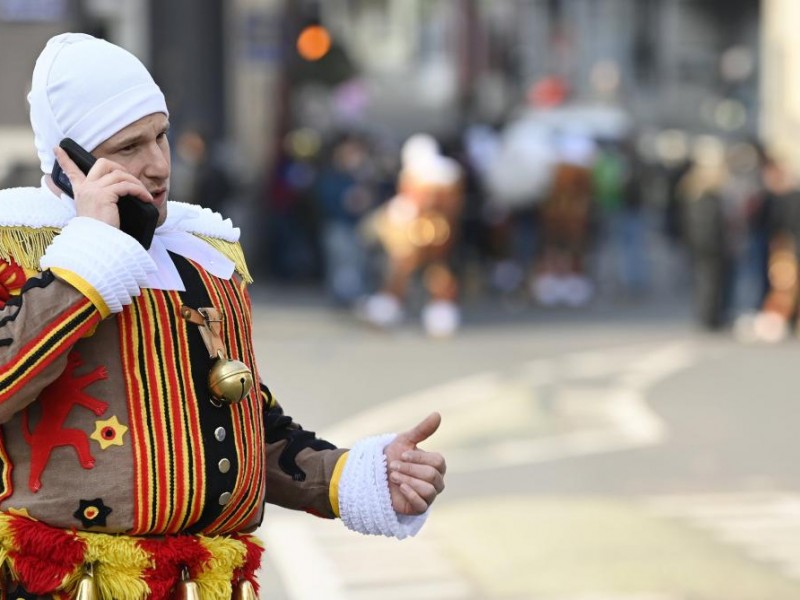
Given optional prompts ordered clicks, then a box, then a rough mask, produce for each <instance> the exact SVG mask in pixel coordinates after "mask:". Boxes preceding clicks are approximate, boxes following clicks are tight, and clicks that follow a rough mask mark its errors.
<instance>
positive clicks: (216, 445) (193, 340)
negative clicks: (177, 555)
mask: <svg viewBox="0 0 800 600" xmlns="http://www.w3.org/2000/svg"><path fill="white" fill-rule="evenodd" d="M170 256H171V257H172V260H173V262H174V263H175V266H176V267H177V269H178V273H179V274H180V276H181V279H182V280H183V284H184V286H186V291H185V292H180V293H179V296H180V299H181V302H182V303H183V304H185V305H186V306H190V307H192V308H202V307H210V306H212V305H213V304H212V302H211V298H210V296H209V291H208V290H207V289H206V286H205V283H204V282H203V279H202V278H201V276H200V274H199V273H198V272H197V269H196V268H195V267H194V266H193V265H192V264H191V263H190V262H189V261H187V260H186V259H185V258H183V257H181V256H178V255H177V254H170ZM217 308H219V307H217ZM186 326H187V327H188V331H187V337H188V340H189V362H190V364H191V367H192V369H191V376H192V381H193V383H194V389H195V390H196V392H197V396H198V397H197V402H198V415H199V419H200V432H201V437H202V448H195V451H196V452H200V451H202V452H203V454H204V458H205V464H206V473H205V475H206V487H205V489H204V490H198V493H202V494H203V509H202V513H201V515H200V518H199V519H198V520H197V522H195V523H189V526H188V528H187V530H188V531H189V532H190V533H200V532H202V531H203V530H204V529H205V528H206V527H208V526H209V525H210V524H211V523H213V522H214V521H215V520H216V519H218V518H219V516H220V515H221V514H222V511H223V509H224V507H223V506H220V504H219V496H220V494H222V493H223V492H232V491H233V486H234V484H235V482H236V475H237V474H238V472H239V462H238V458H237V455H236V443H235V441H234V435H233V417H232V411H231V409H230V408H229V407H226V406H222V407H216V406H214V405H213V404H212V403H211V396H210V394H209V392H208V373H209V371H210V369H211V366H212V363H213V361H212V359H211V358H210V357H209V355H208V350H207V349H206V346H205V343H203V339H202V337H201V336H200V329H199V328H198V327H197V326H196V325H192V324H188V325H186ZM217 427H222V428H224V429H225V431H226V432H227V436H226V438H225V441H223V442H218V441H217V440H216V438H215V437H214V431H215V430H216V429H217ZM223 458H227V459H228V460H229V461H230V462H231V468H230V471H228V472H227V473H224V474H223V473H220V472H219V468H218V463H219V461H220V460H221V459H223Z"/></svg>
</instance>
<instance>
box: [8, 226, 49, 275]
mask: <svg viewBox="0 0 800 600" xmlns="http://www.w3.org/2000/svg"><path fill="white" fill-rule="evenodd" d="M60 231H61V230H60V229H58V228H57V227H0V258H2V259H3V260H5V261H6V262H11V260H12V259H13V260H15V261H16V262H17V264H19V265H20V266H21V267H23V268H24V269H30V270H32V271H37V272H38V271H39V270H40V267H39V260H40V259H41V258H42V256H44V252H45V250H46V249H47V247H48V246H49V245H50V244H51V243H52V242H53V238H55V237H56V235H58V233H59V232H60Z"/></svg>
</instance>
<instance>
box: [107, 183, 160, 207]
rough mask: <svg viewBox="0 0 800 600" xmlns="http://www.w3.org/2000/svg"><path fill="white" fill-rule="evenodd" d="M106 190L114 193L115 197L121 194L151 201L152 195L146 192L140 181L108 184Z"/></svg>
mask: <svg viewBox="0 0 800 600" xmlns="http://www.w3.org/2000/svg"><path fill="white" fill-rule="evenodd" d="M108 190H109V191H111V192H112V193H113V194H114V195H116V196H117V198H122V197H123V196H136V197H137V198H139V199H140V200H143V201H145V202H152V201H153V197H152V196H151V195H150V192H148V191H147V190H146V189H145V188H144V187H143V186H142V184H141V183H131V182H130V181H121V182H119V183H115V184H113V185H109V186H108Z"/></svg>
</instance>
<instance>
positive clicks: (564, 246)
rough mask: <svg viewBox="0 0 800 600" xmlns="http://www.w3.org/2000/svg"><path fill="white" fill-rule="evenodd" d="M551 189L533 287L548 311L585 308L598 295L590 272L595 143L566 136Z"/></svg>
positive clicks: (573, 135)
mask: <svg viewBox="0 0 800 600" xmlns="http://www.w3.org/2000/svg"><path fill="white" fill-rule="evenodd" d="M557 152H558V155H557V156H558V162H557V164H556V165H555V168H554V171H553V179H552V184H551V187H550V190H549V193H548V194H547V196H546V199H545V201H544V203H543V204H542V206H541V212H540V214H541V227H542V251H541V256H540V257H539V260H538V266H537V269H536V276H535V279H534V281H533V282H532V286H531V290H532V294H533V297H534V298H535V299H536V300H537V301H538V302H539V303H540V304H542V305H544V306H554V305H557V304H565V305H567V306H572V307H579V306H584V305H586V304H587V303H588V302H589V301H590V300H591V299H592V296H593V294H594V286H593V284H592V282H591V280H590V278H589V273H588V270H587V253H588V251H589V247H590V243H591V233H592V228H591V226H592V174H591V168H592V164H593V161H594V153H595V144H594V142H593V141H592V140H591V139H590V138H588V137H586V136H584V135H580V134H565V135H563V136H562V137H561V139H560V142H559V144H558V149H557Z"/></svg>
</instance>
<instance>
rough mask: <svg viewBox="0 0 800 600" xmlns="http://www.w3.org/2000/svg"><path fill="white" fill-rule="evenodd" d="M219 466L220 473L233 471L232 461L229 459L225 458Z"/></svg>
mask: <svg viewBox="0 0 800 600" xmlns="http://www.w3.org/2000/svg"><path fill="white" fill-rule="evenodd" d="M217 466H218V467H219V472H220V473H227V472H228V471H230V470H231V461H229V460H228V459H227V458H223V459H222V460H221V461H219V462H218V463H217Z"/></svg>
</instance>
